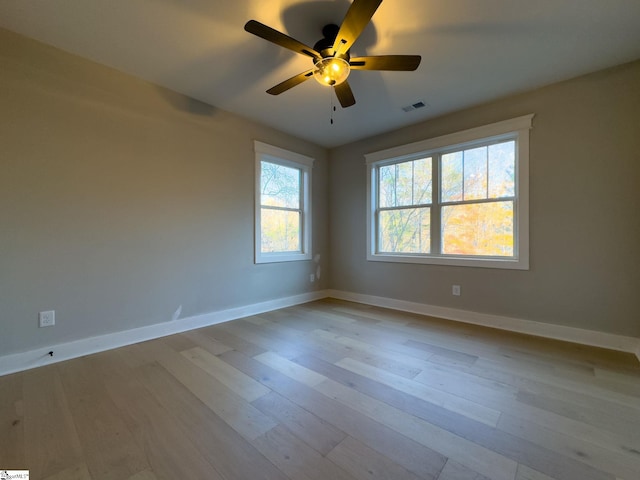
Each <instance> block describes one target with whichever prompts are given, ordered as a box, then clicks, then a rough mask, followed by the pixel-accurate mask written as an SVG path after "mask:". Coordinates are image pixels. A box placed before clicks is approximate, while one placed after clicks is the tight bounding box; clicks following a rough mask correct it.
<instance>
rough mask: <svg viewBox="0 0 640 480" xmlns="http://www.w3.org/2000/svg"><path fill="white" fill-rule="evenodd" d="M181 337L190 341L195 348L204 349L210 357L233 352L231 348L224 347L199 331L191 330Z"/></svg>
mask: <svg viewBox="0 0 640 480" xmlns="http://www.w3.org/2000/svg"><path fill="white" fill-rule="evenodd" d="M183 335H184V336H185V337H187V338H189V340H191V341H192V342H193V343H194V344H196V345H197V346H199V347H202V348H204V349H205V350H206V351H207V352H209V353H211V354H212V355H220V354H221V353H224V352H228V351H229V350H233V349H232V348H231V347H229V346H227V345H225V344H224V343H222V342H219V341H218V340H215V339H214V338H211V337H210V336H207V335H205V334H204V333H203V332H202V331H201V330H191V331H189V332H185V333H183Z"/></svg>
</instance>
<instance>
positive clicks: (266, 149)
mask: <svg viewBox="0 0 640 480" xmlns="http://www.w3.org/2000/svg"><path fill="white" fill-rule="evenodd" d="M254 150H255V194H254V195H255V212H254V218H255V239H254V245H255V252H254V255H255V257H254V260H255V263H272V262H290V261H296V260H309V259H311V227H312V219H311V171H312V167H313V162H314V159H313V158H311V157H307V156H305V155H301V154H299V153H295V152H291V151H289V150H285V149H283V148H279V147H275V146H273V145H268V144H266V143H262V142H259V141H257V140H256V141H254ZM262 162H268V163H272V164H276V165H282V166H284V167H289V168H293V169H296V170H298V171H299V172H300V184H299V189H300V205H299V213H300V225H299V228H300V248H299V249H298V250H296V251H283V252H265V251H263V248H262V225H261V213H262V207H263V205H262V203H261V200H262V188H261V187H262V185H261V174H262V170H261V168H262Z"/></svg>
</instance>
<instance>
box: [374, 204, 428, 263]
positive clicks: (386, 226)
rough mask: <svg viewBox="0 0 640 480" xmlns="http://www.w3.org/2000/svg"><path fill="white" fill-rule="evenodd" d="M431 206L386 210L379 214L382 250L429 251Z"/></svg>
mask: <svg viewBox="0 0 640 480" xmlns="http://www.w3.org/2000/svg"><path fill="white" fill-rule="evenodd" d="M429 212H430V209H429V207H423V208H403V209H400V210H385V211H381V212H380V215H379V223H380V226H379V228H380V231H379V235H380V241H379V246H380V251H381V252H387V253H429V251H430V247H431V221H430V213H429Z"/></svg>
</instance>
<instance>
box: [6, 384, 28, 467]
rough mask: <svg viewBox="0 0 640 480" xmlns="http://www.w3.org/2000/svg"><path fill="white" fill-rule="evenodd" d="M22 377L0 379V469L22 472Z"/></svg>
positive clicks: (24, 463)
mask: <svg viewBox="0 0 640 480" xmlns="http://www.w3.org/2000/svg"><path fill="white" fill-rule="evenodd" d="M22 385H23V375H22V374H20V373H17V374H13V375H7V376H5V377H2V378H1V379H0V386H1V387H2V388H0V392H1V393H0V468H5V469H13V470H24V469H26V467H25V465H26V464H27V463H26V459H25V451H24V447H25V444H24V402H23V400H22V393H23V390H22Z"/></svg>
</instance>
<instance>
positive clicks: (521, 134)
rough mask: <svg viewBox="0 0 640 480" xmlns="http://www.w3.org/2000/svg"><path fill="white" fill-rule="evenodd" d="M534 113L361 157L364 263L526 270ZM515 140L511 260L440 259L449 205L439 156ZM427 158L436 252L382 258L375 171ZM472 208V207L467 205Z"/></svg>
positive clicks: (492, 258) (454, 256) (482, 257)
mask: <svg viewBox="0 0 640 480" xmlns="http://www.w3.org/2000/svg"><path fill="white" fill-rule="evenodd" d="M533 117H534V115H533V114H530V115H525V116H521V117H517V118H513V119H510V120H505V121H501V122H497V123H492V124H490V125H484V126H481V127H477V128H472V129H469V130H464V131H461V132H456V133H452V134H448V135H443V136H440V137H435V138H431V139H428V140H423V141H419V142H415V143H411V144H408V145H402V146H398V147H393V148H390V149H386V150H382V151H378V152H373V153H369V154H366V155H365V159H366V164H367V260H370V261H381V262H402V263H422V264H434V265H453V266H462V267H486V268H503V269H519V270H528V269H529V131H530V129H531V128H532V121H533ZM509 140H513V141H515V172H514V177H515V196H514V198H511V199H509V201H513V205H514V224H513V237H514V238H513V256H480V255H463V254H457V255H456V254H443V253H441V246H442V231H441V228H440V218H441V216H440V210H441V208H442V207H443V206H447V204H446V202H442V201H441V199H440V198H439V194H440V180H441V179H440V177H439V174H440V172H439V169H440V166H441V162H440V159H441V156H442V155H443V154H446V153H449V152H455V151H460V150H464V149H469V148H474V147H481V146H487V145H491V144H494V143H498V142H501V141H509ZM425 157H431V158H432V159H433V160H432V163H433V168H432V172H431V175H432V179H433V180H432V183H433V202H432V205H430V207H433V208H432V209H431V210H432V212H433V213H432V214H431V218H432V225H433V224H434V223H435V226H433V227H432V234H433V232H435V235H436V237H435V238H434V239H433V243H432V245H436V246H437V247H438V251H435V252H431V253H385V252H381V251H380V249H379V245H378V241H379V236H378V231H377V225H378V215H379V213H380V209H379V203H378V202H379V197H378V194H379V192H378V191H377V189H378V178H377V172H378V171H379V169H380V167H384V166H387V165H392V164H399V163H402V162H409V161H411V160H416V159H421V158H425ZM465 203H473V202H465Z"/></svg>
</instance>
